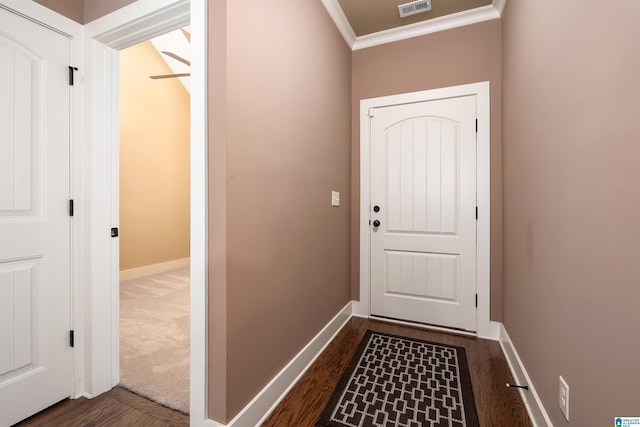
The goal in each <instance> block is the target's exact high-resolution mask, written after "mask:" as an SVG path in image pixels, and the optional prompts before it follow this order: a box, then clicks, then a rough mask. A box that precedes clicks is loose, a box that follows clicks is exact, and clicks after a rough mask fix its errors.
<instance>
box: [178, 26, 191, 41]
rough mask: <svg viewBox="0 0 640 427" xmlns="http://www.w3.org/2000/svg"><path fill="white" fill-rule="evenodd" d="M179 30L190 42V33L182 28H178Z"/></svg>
mask: <svg viewBox="0 0 640 427" xmlns="http://www.w3.org/2000/svg"><path fill="white" fill-rule="evenodd" d="M180 31H182V34H184V36H185V37H186V39H187V41H188V42H189V43H191V33H190V32H189V31H187V30H185V29H184V28H180Z"/></svg>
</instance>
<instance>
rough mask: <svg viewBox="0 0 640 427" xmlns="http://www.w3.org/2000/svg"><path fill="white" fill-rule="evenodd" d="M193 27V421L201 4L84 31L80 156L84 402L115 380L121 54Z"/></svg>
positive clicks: (156, 6)
mask: <svg viewBox="0 0 640 427" xmlns="http://www.w3.org/2000/svg"><path fill="white" fill-rule="evenodd" d="M186 23H190V24H191V87H192V91H191V233H190V240H191V254H190V257H191V351H190V355H191V376H190V380H191V386H190V387H191V389H190V392H191V408H190V412H191V420H192V425H200V424H202V423H203V422H204V420H206V412H205V411H206V409H205V408H206V402H205V399H206V331H207V315H206V314H207V304H206V301H207V296H206V295H207V290H206V247H207V143H206V140H207V84H206V79H207V72H206V58H207V51H206V49H207V44H206V26H207V11H206V1H205V0H191V1H190V0H138V1H136V2H134V3H131V4H130V5H128V6H125V7H123V8H122V9H119V10H117V11H115V12H113V13H111V14H109V15H107V16H105V17H103V18H100V19H97V20H96V21H93V22H90V23H89V24H87V25H86V26H85V38H84V44H85V45H84V48H85V52H84V53H85V58H86V61H85V65H84V66H85V70H84V73H83V77H84V87H85V101H86V104H85V105H86V114H87V116H86V119H85V139H86V141H87V145H88V146H89V148H88V149H87V151H88V152H87V153H86V155H85V156H84V160H85V163H84V165H85V173H86V180H87V182H88V189H87V195H88V197H87V199H88V200H87V203H86V204H85V205H84V206H83V207H84V208H86V209H87V210H88V211H89V215H90V218H91V227H90V229H89V230H86V231H87V235H86V236H85V242H86V243H87V245H88V247H89V253H90V255H89V256H90V266H91V267H90V279H89V282H88V283H89V285H88V289H87V295H86V298H85V308H86V315H85V317H84V320H85V321H86V323H87V328H86V335H85V351H86V356H87V357H86V361H87V369H86V371H85V373H86V375H87V380H86V385H85V390H86V394H87V395H88V396H89V397H92V396H97V395H98V394H100V393H103V392H105V391H107V390H109V389H111V388H112V387H113V386H115V385H116V384H117V383H118V382H119V357H118V356H119V337H118V335H119V334H118V330H119V326H118V325H119V292H118V290H119V261H118V247H119V245H118V239H113V238H111V236H110V229H111V227H119V224H118V208H119V201H118V175H119V167H118V160H119V159H118V151H119V135H118V116H119V114H118V111H119V108H118V107H119V87H118V86H119V82H118V74H119V52H118V51H119V50H120V49H123V48H126V47H129V46H132V45H134V44H136V43H138V42H141V41H144V40H147V39H149V38H151V37H153V36H155V35H158V34H161V33H163V32H166V31H168V30H171V29H176V28H180V27H181V26H184V25H185V24H186Z"/></svg>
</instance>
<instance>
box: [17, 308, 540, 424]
mask: <svg viewBox="0 0 640 427" xmlns="http://www.w3.org/2000/svg"><path fill="white" fill-rule="evenodd" d="M367 329H371V330H373V331H378V332H384V333H389V334H394V335H401V336H405V337H409V338H417V339H423V340H429V341H435V342H440V343H442V344H450V345H456V346H461V347H464V348H465V350H466V353H467V360H468V363H469V371H470V373H471V382H472V384H473V393H474V398H475V403H476V408H477V411H478V418H479V420H480V426H482V427H502V426H505V427H506V426H509V427H520V426H522V427H532V424H531V422H530V421H529V419H528V417H527V413H526V410H525V408H524V405H523V403H522V400H521V399H520V395H519V394H518V391H517V390H516V389H508V388H506V387H505V383H507V382H512V381H513V379H512V377H511V373H510V372H509V367H508V365H507V361H506V360H505V358H504V355H503V354H502V350H501V348H500V345H499V344H498V343H497V342H495V341H488V340H482V339H476V338H470V337H464V336H459V335H453V334H446V333H440V332H433V331H427V330H423V329H418V328H411V327H407V326H401V325H394V324H390V323H385V322H379V321H375V320H368V319H362V318H357V317H354V318H352V319H351V320H350V321H349V322H348V324H347V325H346V326H345V327H344V328H343V329H342V331H340V333H339V334H338V335H337V337H336V339H335V340H334V341H333V342H331V343H330V344H329V345H328V346H327V348H326V349H325V351H324V352H323V353H322V354H321V355H320V356H319V357H318V359H317V360H316V361H315V362H314V363H313V365H312V366H311V367H310V368H309V370H308V371H307V372H306V373H305V374H304V375H303V376H302V378H301V379H300V381H298V383H297V384H296V385H294V387H293V388H292V389H291V391H290V392H289V393H288V394H287V396H285V398H284V399H283V401H282V402H281V403H280V404H279V405H278V407H277V408H276V409H275V410H274V412H273V413H272V414H271V415H270V416H269V417H268V418H267V420H266V421H265V422H264V423H263V424H262V426H263V427H312V426H314V424H315V422H316V420H317V419H318V417H319V416H320V412H321V411H322V409H323V408H324V406H325V405H326V403H327V401H328V400H329V397H330V396H331V393H332V392H333V389H334V387H335V386H336V384H337V383H338V380H339V379H340V376H341V375H342V372H343V371H344V369H345V368H346V366H347V364H348V362H349V360H351V357H352V355H353V353H354V352H355V350H356V349H357V347H358V344H359V343H360V340H361V339H362V337H363V336H364V333H365V332H366V330H367ZM188 425H189V417H188V416H187V415H184V414H181V413H180V412H176V411H172V410H171V409H168V408H165V407H163V406H160V405H157V404H156V403H154V402H151V401H149V400H147V399H144V398H142V397H140V396H137V395H135V394H133V393H130V392H128V391H127V390H124V389H122V388H120V387H116V388H114V389H113V390H111V391H109V392H107V393H105V394H103V395H100V396H98V397H96V398H95V399H92V400H87V399H78V400H65V401H63V402H61V403H59V404H57V405H55V406H53V407H51V408H49V409H47V410H46V411H43V412H41V413H39V414H37V415H35V416H33V417H31V418H29V419H28V420H26V421H23V422H22V423H20V424H17V426H21V427H22V426H56V427H57V426H95V427H100V426H122V427H125V426H136V427H146V426H152V427H165V426H188Z"/></svg>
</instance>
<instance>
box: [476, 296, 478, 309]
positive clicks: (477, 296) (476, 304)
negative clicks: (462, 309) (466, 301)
mask: <svg viewBox="0 0 640 427" xmlns="http://www.w3.org/2000/svg"><path fill="white" fill-rule="evenodd" d="M476 308H478V294H476Z"/></svg>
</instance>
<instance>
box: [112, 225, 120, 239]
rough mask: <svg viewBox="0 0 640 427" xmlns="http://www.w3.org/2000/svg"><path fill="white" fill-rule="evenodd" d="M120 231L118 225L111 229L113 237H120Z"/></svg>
mask: <svg viewBox="0 0 640 427" xmlns="http://www.w3.org/2000/svg"><path fill="white" fill-rule="evenodd" d="M118 234H119V231H118V227H113V228H112V229H111V237H118Z"/></svg>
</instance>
